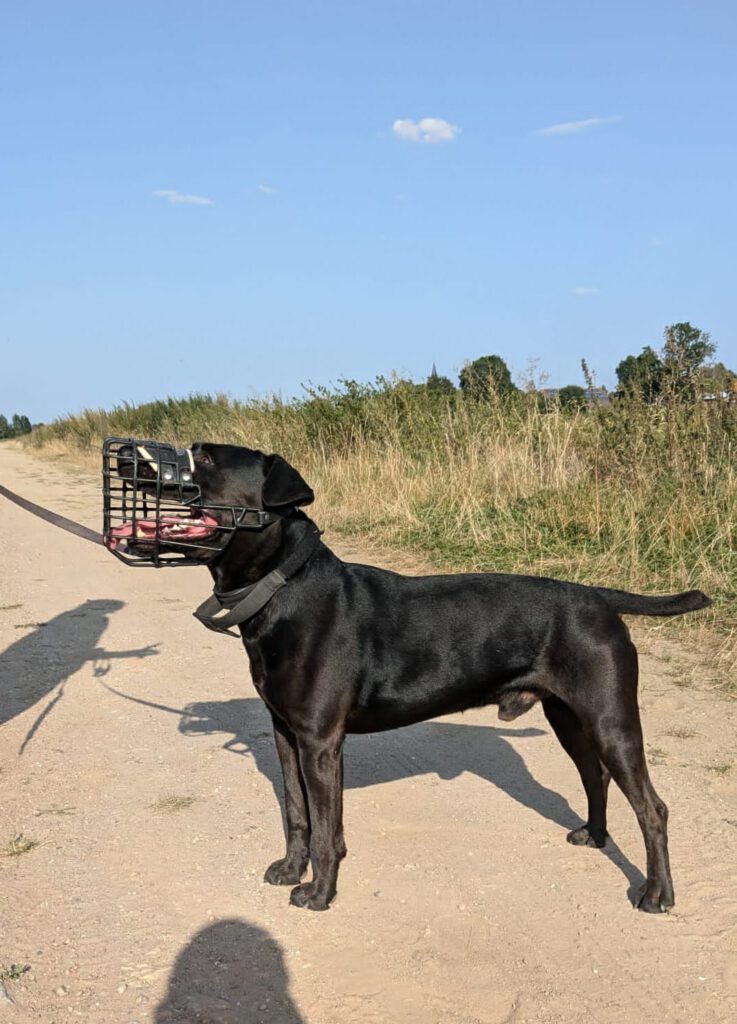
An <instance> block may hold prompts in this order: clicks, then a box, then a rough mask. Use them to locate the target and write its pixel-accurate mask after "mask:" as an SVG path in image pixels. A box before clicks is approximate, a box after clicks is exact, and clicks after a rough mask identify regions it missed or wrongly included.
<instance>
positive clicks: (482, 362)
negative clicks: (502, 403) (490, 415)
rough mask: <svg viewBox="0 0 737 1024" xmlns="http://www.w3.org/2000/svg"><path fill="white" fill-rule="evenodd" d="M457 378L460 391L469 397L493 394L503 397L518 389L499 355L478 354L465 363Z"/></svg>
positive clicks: (487, 396) (481, 397) (483, 397)
mask: <svg viewBox="0 0 737 1024" xmlns="http://www.w3.org/2000/svg"><path fill="white" fill-rule="evenodd" d="M459 380H460V385H461V391H463V394H464V395H466V396H467V397H469V398H476V399H488V398H489V397H490V396H491V395H494V394H495V395H497V396H498V397H500V398H504V397H506V396H507V395H512V394H515V393H516V392H517V391H518V390H519V389H518V388H517V387H516V386H515V385H514V384H513V383H512V375H511V374H510V372H509V367H508V366H507V364H506V363H505V362H504V360H503V359H502V357H501V356H480V357H479V358H478V359H474V361H473V362H472V363H466V365H465V366H464V367H463V369H462V370H461V373H460V377H459Z"/></svg>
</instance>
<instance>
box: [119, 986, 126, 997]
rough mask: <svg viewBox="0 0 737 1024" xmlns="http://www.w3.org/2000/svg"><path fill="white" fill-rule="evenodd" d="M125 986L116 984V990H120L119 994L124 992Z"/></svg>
mask: <svg viewBox="0 0 737 1024" xmlns="http://www.w3.org/2000/svg"><path fill="white" fill-rule="evenodd" d="M126 988H127V986H126V985H118V992H120V994H121V995H122V994H123V992H125V990H126Z"/></svg>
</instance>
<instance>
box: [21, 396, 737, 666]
mask: <svg viewBox="0 0 737 1024" xmlns="http://www.w3.org/2000/svg"><path fill="white" fill-rule="evenodd" d="M106 435H118V436H138V437H156V438H159V439H161V440H170V441H175V442H178V443H185V444H188V443H190V442H191V441H192V440H194V439H197V438H200V439H206V440H211V441H228V442H231V443H236V444H245V445H247V446H249V447H253V448H262V449H264V450H267V451H278V452H280V453H281V454H283V455H284V456H285V457H286V458H287V459H289V460H290V461H291V462H292V463H293V464H295V465H296V466H297V467H298V468H299V469H300V471H301V472H302V474H303V475H304V476H305V477H306V479H308V480H309V482H310V483H311V484H312V486H313V487H314V489H315V492H316V495H317V500H316V503H315V505H314V512H312V513H311V514H313V515H314V518H315V519H316V520H317V522H318V523H319V524H320V525H321V526H322V527H323V528H326V529H328V530H330V531H333V532H338V533H340V534H342V535H343V536H344V537H355V538H357V539H358V540H359V541H360V542H361V543H364V542H365V540H366V539H367V538H368V539H370V541H371V543H372V544H373V545H374V546H377V545H378V546H381V547H383V548H387V549H394V550H402V551H412V552H414V553H415V554H416V555H418V556H420V557H421V558H422V559H423V560H425V561H427V562H428V563H429V564H430V565H432V566H434V567H435V568H438V569H441V570H457V569H464V570H496V571H504V572H522V573H528V574H533V575H546V576H554V577H558V578H565V579H571V580H576V581H579V582H584V583H592V584H599V585H608V586H615V587H621V588H624V589H628V590H638V591H644V592H648V593H653V592H673V591H680V590H685V589H688V588H699V589H702V590H704V591H706V592H707V593H709V594H710V595H711V596H713V597H714V598H715V607H714V609H712V610H710V611H708V612H704V613H701V614H700V615H699V616H689V617H688V618H684V619H680V620H678V623H677V625H675V626H674V625H670V624H669V625H667V626H665V627H664V628H665V629H673V628H675V629H679V630H682V629H694V628H702V629H703V627H704V626H705V627H706V629H707V630H708V634H709V637H710V640H709V648H710V650H712V651H713V658H714V660H715V663H716V662H718V664H719V672H720V674H721V675H723V676H724V677H727V676H729V675H730V674H731V673H732V671H733V669H734V668H737V665H735V661H737V653H736V651H735V644H734V640H733V632H732V631H733V630H734V629H737V601H735V597H737V591H736V588H735V580H737V526H736V525H735V524H736V523H737V515H736V514H735V513H736V511H737V403H718V404H717V403H712V404H711V405H709V404H707V403H703V402H702V403H685V402H680V403H679V402H670V403H667V404H664V405H662V406H647V405H644V404H642V403H639V402H635V401H627V402H621V403H616V404H613V405H612V406H611V407H609V408H606V409H605V408H598V409H596V410H589V411H579V412H576V413H571V412H566V411H564V410H562V409H560V408H558V407H556V406H554V407H552V408H542V407H541V406H540V405H539V403H538V401H537V399H536V398H535V396H533V395H522V396H519V397H518V398H516V399H515V400H507V401H503V400H500V399H497V398H496V397H495V396H494V395H490V396H489V399H488V401H484V402H479V401H473V400H468V399H465V398H464V397H463V396H462V395H460V394H457V395H456V396H453V397H452V398H451V399H447V398H442V399H440V398H438V397H437V396H432V395H430V394H428V393H427V392H426V391H425V390H423V389H422V388H418V387H417V386H415V385H413V384H411V383H410V382H406V381H397V380H393V381H386V380H381V381H379V382H378V383H377V384H376V385H374V386H362V385H356V384H353V383H350V382H349V383H345V384H343V385H342V386H341V387H340V388H337V389H335V390H333V391H327V390H318V391H314V392H312V393H310V394H309V395H308V396H307V397H306V398H305V399H304V400H303V401H300V402H292V403H285V402H281V401H278V400H270V401H260V402H259V401H254V402H250V403H239V402H234V401H230V400H228V399H226V398H223V397H219V398H209V397H207V396H192V397H190V398H188V399H183V400H180V401H176V400H167V401H166V402H155V403H150V404H148V405H145V406H141V407H137V408H136V407H132V406H124V407H121V408H119V409H116V410H114V411H113V412H111V413H105V412H99V411H87V412H85V413H83V414H81V415H80V416H77V417H69V418H67V419H64V420H60V421H58V422H57V423H55V424H52V425H51V426H50V427H46V428H43V429H41V430H38V431H35V432H34V433H33V434H32V435H31V436H30V438H29V439H28V443H32V444H35V445H37V446H40V447H50V448H51V449H52V450H55V451H59V450H63V451H65V452H67V453H69V452H72V453H76V455H77V457H79V456H82V457H85V456H89V455H92V457H93V459H94V460H95V462H96V463H97V461H98V459H99V454H98V453H99V446H100V442H101V440H102V438H103V437H104V436H106ZM699 622H700V623H701V624H702V626H701V627H699V626H698V625H697V624H698V623H699ZM702 635H703V633H702Z"/></svg>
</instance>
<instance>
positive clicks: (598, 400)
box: [538, 388, 612, 405]
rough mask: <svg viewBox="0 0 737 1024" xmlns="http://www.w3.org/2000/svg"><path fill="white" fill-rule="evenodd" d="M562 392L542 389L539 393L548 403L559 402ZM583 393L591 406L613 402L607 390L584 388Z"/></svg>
mask: <svg viewBox="0 0 737 1024" xmlns="http://www.w3.org/2000/svg"><path fill="white" fill-rule="evenodd" d="M560 391H561V389H560V388H540V391H539V392H538V393H539V394H540V395H542V397H543V398H544V399H545V401H546V402H557V401H558V398H559V397H560ZM583 393H584V397H585V398H586V401H587V402H588V403H589V405H594V404H596V405H609V403H610V402H611V400H612V398H611V395H610V394H609V392H608V391H607V389H606V388H584V390H583Z"/></svg>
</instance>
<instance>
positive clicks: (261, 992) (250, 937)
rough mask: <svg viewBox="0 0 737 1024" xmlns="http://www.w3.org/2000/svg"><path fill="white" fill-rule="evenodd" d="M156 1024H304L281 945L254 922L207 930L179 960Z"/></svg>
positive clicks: (228, 921)
mask: <svg viewBox="0 0 737 1024" xmlns="http://www.w3.org/2000/svg"><path fill="white" fill-rule="evenodd" d="M155 1012H156V1016H155V1017H154V1024H194V1022H195V1021H202V1022H204V1021H207V1022H208V1024H256V1022H257V1021H270V1022H273V1024H304V1018H303V1017H302V1015H301V1014H300V1013H299V1011H298V1009H297V1007H296V1006H295V1005H294V1002H293V1001H292V999H291V997H290V995H289V975H288V973H287V969H286V967H285V964H284V955H283V953H282V950H281V947H280V946H279V943H278V942H276V940H275V939H273V938H272V937H271V936H270V935H269V933H268V932H266V931H264V930H263V929H262V928H258V927H256V925H253V924H250V923H249V922H248V921H242V920H240V919H239V918H231V919H226V920H223V921H218V922H217V923H216V924H212V925H209V926H208V927H207V928H203V929H202V931H200V932H198V934H197V935H195V937H194V938H193V939H192V941H191V942H190V943H189V945H188V946H186V947H185V948H184V949H183V950H182V952H181V953H180V954H179V956H178V957H177V961H176V963H175V965H174V969H173V970H172V972H171V977H170V978H169V989H168V991H167V994H166V996H165V997H164V999H163V1001H162V1002H161V1003H159V1005H158V1007H157V1008H156V1011H155Z"/></svg>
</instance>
